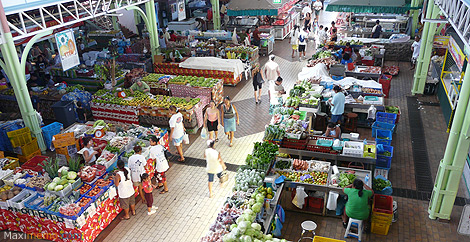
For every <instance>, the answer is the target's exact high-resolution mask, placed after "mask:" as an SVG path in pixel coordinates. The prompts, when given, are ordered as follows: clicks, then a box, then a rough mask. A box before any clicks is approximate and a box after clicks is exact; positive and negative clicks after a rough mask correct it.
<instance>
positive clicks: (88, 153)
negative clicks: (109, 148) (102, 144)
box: [83, 137, 99, 165]
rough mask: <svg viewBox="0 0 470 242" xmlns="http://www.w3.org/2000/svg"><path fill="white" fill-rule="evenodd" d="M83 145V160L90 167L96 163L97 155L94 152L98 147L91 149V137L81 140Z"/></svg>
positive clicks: (96, 152)
mask: <svg viewBox="0 0 470 242" xmlns="http://www.w3.org/2000/svg"><path fill="white" fill-rule="evenodd" d="M83 145H84V146H85V147H84V149H85V151H84V152H83V159H85V163H86V164H89V165H92V164H93V163H94V162H95V161H96V154H98V151H96V150H97V149H99V147H95V148H93V140H92V138H91V137H85V138H83Z"/></svg>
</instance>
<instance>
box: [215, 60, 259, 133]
mask: <svg viewBox="0 0 470 242" xmlns="http://www.w3.org/2000/svg"><path fill="white" fill-rule="evenodd" d="M252 74H253V88H254V89H255V102H256V104H258V103H261V88H262V87H263V83H264V78H263V75H261V72H260V70H259V65H256V66H255V68H254V69H253V73H252ZM215 141H216V142H217V141H218V139H217V134H216V139H215Z"/></svg>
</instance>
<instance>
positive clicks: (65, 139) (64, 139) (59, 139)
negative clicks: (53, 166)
mask: <svg viewBox="0 0 470 242" xmlns="http://www.w3.org/2000/svg"><path fill="white" fill-rule="evenodd" d="M52 144H54V147H55V152H56V154H57V157H58V158H59V159H60V160H61V161H62V162H64V163H66V162H68V161H69V160H70V158H71V157H73V156H75V155H76V154H77V151H78V150H77V149H78V148H77V147H78V140H76V139H75V135H74V134H73V133H65V134H57V135H54V138H53V140H52Z"/></svg>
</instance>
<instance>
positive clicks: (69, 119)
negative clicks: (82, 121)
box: [52, 101, 76, 128]
mask: <svg viewBox="0 0 470 242" xmlns="http://www.w3.org/2000/svg"><path fill="white" fill-rule="evenodd" d="M52 109H53V110H54V114H55V118H56V119H57V121H59V122H60V123H62V124H63V125H64V128H67V127H68V126H70V125H71V124H73V123H75V120H76V114H75V107H74V104H73V101H58V102H56V103H54V105H52Z"/></svg>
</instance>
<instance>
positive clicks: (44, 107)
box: [0, 93, 62, 119]
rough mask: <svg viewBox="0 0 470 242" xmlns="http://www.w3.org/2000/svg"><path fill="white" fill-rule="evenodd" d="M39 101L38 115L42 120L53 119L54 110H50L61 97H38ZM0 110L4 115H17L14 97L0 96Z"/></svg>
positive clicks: (58, 95) (17, 110) (48, 95)
mask: <svg viewBox="0 0 470 242" xmlns="http://www.w3.org/2000/svg"><path fill="white" fill-rule="evenodd" d="M38 96H39V100H40V105H39V110H37V111H38V112H39V113H41V116H42V118H43V119H55V115H54V110H52V105H54V104H55V103H56V102H58V101H60V99H61V97H62V95H60V94H58V93H53V94H47V95H42V94H41V95H38ZM0 109H2V111H3V112H6V113H19V112H20V110H19V107H18V102H17V101H16V97H15V96H10V95H0Z"/></svg>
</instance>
